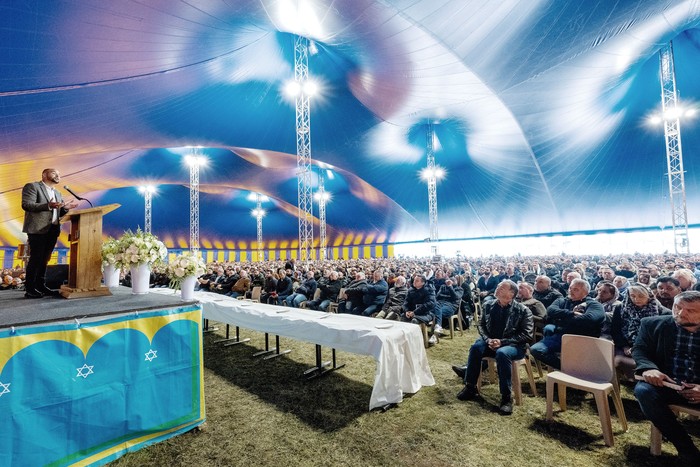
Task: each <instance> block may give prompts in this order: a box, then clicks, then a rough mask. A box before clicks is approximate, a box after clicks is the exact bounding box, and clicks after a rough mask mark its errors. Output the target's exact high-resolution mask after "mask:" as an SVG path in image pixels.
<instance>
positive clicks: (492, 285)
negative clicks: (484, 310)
mask: <svg viewBox="0 0 700 467" xmlns="http://www.w3.org/2000/svg"><path fill="white" fill-rule="evenodd" d="M497 286H498V277H495V276H493V275H492V274H491V266H484V269H483V271H482V274H481V277H479V280H478V281H476V288H477V289H479V296H480V297H481V299H482V300H484V299H485V298H486V297H488V296H489V295H493V292H494V291H495V290H496V287H497Z"/></svg>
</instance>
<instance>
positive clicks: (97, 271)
mask: <svg viewBox="0 0 700 467" xmlns="http://www.w3.org/2000/svg"><path fill="white" fill-rule="evenodd" d="M119 206H121V205H120V204H107V205H104V206H97V207H94V208H88V209H73V210H71V211H69V212H68V214H66V215H65V216H63V217H62V218H61V223H63V222H67V221H69V220H70V235H69V236H68V242H69V243H70V257H69V264H70V266H69V267H68V285H62V286H61V295H62V296H64V297H65V298H83V297H97V296H100V295H112V292H110V291H109V287H104V286H102V285H101V282H102V216H104V215H105V214H107V213H109V212H112V211H114V210H115V209H117V208H118V207H119Z"/></svg>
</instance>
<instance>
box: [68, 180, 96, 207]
mask: <svg viewBox="0 0 700 467" xmlns="http://www.w3.org/2000/svg"><path fill="white" fill-rule="evenodd" d="M63 188H65V189H66V191H67V192H68V193H70V194H71V195H73V196H74V197H75V199H77V200H79V201H87V202H88V203H89V204H90V207H91V208H94V206H93V205H92V203H90V200H89V199H87V198H81V197H80V196H78V195H76V194H75V193H74V192H73V190H71V189H70V188H68V185H63Z"/></svg>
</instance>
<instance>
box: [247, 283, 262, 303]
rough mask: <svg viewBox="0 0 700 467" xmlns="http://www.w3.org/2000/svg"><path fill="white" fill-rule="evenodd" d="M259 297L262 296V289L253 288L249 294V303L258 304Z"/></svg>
mask: <svg viewBox="0 0 700 467" xmlns="http://www.w3.org/2000/svg"><path fill="white" fill-rule="evenodd" d="M260 295H262V287H260V286H256V287H253V291H252V292H251V293H250V301H251V302H256V303H260Z"/></svg>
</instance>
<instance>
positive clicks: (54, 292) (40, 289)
mask: <svg viewBox="0 0 700 467" xmlns="http://www.w3.org/2000/svg"><path fill="white" fill-rule="evenodd" d="M36 290H37V291H38V292H39V293H41V294H43V295H46V296H47V297H59V296H61V292H60V291H58V290H56V289H49V288H48V287H46V286H44V287H38V288H37V289H36Z"/></svg>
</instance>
